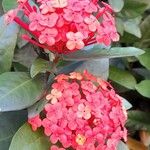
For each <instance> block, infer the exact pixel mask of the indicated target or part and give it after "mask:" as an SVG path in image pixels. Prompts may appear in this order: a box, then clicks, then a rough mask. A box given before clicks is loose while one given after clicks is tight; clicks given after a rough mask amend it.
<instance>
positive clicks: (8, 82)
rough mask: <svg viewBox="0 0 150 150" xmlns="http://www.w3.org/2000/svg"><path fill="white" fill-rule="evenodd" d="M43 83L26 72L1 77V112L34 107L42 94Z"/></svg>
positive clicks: (6, 74)
mask: <svg viewBox="0 0 150 150" xmlns="http://www.w3.org/2000/svg"><path fill="white" fill-rule="evenodd" d="M42 86H43V85H42V82H41V81H40V80H39V79H31V78H30V76H29V75H28V74H27V73H24V72H6V73H3V74H2V75H0V95H1V96H0V110H1V111H12V110H21V109H24V108H27V107H29V106H31V105H33V104H34V103H35V102H36V101H37V100H38V98H39V97H38V96H39V95H40V94H41V92H42Z"/></svg>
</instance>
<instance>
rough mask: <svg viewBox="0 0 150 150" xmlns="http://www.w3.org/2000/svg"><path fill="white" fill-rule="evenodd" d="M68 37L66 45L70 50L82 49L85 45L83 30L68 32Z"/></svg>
mask: <svg viewBox="0 0 150 150" xmlns="http://www.w3.org/2000/svg"><path fill="white" fill-rule="evenodd" d="M67 38H68V41H67V44H66V46H67V48H68V49H69V50H74V49H75V48H77V49H82V48H83V47H84V42H83V35H82V33H81V32H76V33H73V32H68V33H67Z"/></svg>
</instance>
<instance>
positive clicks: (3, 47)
mask: <svg viewBox="0 0 150 150" xmlns="http://www.w3.org/2000/svg"><path fill="white" fill-rule="evenodd" d="M18 32H19V27H18V26H17V25H16V24H15V23H11V24H9V25H6V23H5V22H4V17H1V18H0V73H3V72H6V71H9V70H10V68H11V64H12V59H13V55H14V49H15V46H16V41H17V34H18Z"/></svg>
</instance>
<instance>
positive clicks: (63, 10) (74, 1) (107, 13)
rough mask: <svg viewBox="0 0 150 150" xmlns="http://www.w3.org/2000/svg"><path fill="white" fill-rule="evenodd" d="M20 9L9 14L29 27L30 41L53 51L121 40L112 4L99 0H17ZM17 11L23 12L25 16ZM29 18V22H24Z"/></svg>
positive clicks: (64, 51)
mask: <svg viewBox="0 0 150 150" xmlns="http://www.w3.org/2000/svg"><path fill="white" fill-rule="evenodd" d="M17 2H18V8H16V9H15V10H11V11H9V12H8V13H7V14H6V17H5V18H6V21H7V23H10V22H11V21H12V20H14V21H15V22H16V23H18V24H19V25H20V26H21V27H22V28H24V29H25V30H27V31H28V32H29V33H30V34H31V37H32V38H31V37H29V36H27V35H24V36H23V38H24V39H25V40H28V41H29V42H31V43H33V44H35V45H37V46H40V47H42V48H44V49H48V50H50V51H52V52H53V53H59V54H62V53H63V54H66V53H70V52H74V51H76V50H79V49H82V48H83V47H84V46H87V45H90V44H94V43H100V44H105V45H106V46H109V45H110V44H111V42H112V41H118V40H119V35H118V33H117V30H116V27H115V19H114V17H113V15H112V13H113V11H112V9H111V7H110V6H109V5H108V4H106V3H104V2H102V1H101V2H99V1H98V0H35V4H33V3H32V4H31V3H30V2H29V1H28V0H17ZM17 12H23V14H24V18H25V19H22V18H20V17H18V15H17ZM24 20H26V22H25V21H24Z"/></svg>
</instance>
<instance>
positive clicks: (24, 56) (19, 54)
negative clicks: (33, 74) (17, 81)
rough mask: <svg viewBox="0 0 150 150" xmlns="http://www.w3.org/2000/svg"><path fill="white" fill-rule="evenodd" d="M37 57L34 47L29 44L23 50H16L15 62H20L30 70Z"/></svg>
mask: <svg viewBox="0 0 150 150" xmlns="http://www.w3.org/2000/svg"><path fill="white" fill-rule="evenodd" d="M37 56H38V55H37V53H36V52H35V49H34V47H33V45H32V44H27V45H25V46H24V47H23V48H21V49H17V50H16V52H15V55H14V62H18V63H20V64H22V65H24V66H25V67H27V68H30V67H31V65H32V64H33V62H34V60H35V59H36V58H37Z"/></svg>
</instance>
